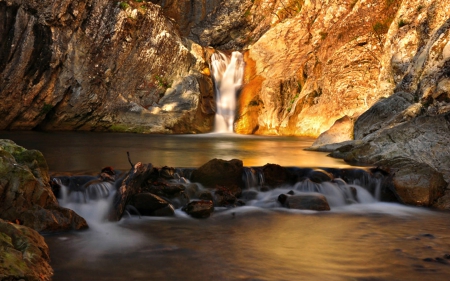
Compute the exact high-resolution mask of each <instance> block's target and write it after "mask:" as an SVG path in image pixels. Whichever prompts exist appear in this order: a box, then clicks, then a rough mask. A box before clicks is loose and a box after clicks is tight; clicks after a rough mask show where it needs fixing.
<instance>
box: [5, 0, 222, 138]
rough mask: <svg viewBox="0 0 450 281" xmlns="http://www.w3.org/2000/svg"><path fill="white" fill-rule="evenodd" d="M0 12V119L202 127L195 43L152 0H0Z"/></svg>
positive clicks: (207, 99)
mask: <svg viewBox="0 0 450 281" xmlns="http://www.w3.org/2000/svg"><path fill="white" fill-rule="evenodd" d="M0 18H1V19H2V24H1V25H0V36H1V40H0V42H1V43H0V58H1V59H0V69H1V70H0V71H1V72H0V81H1V82H0V97H1V99H2V104H1V111H0V112H1V113H0V119H1V121H0V129H32V128H36V127H38V128H42V129H49V130H55V129H56V130H61V129H62V130H64V129H67V130H74V129H75V130H110V131H134V132H157V133H174V132H185V133H189V132H205V131H208V130H210V127H211V124H212V123H211V122H212V118H213V115H212V114H213V109H214V98H213V92H212V82H211V79H210V77H209V76H208V75H205V74H204V73H202V71H203V70H204V69H205V68H206V67H207V64H206V62H205V58H204V52H203V49H202V48H201V47H200V46H198V45H197V44H195V43H193V42H192V41H189V40H188V39H184V38H182V37H181V36H180V34H179V32H178V29H177V28H176V27H175V25H176V24H175V23H174V22H173V21H171V20H170V19H168V18H166V17H165V16H164V15H163V13H162V11H161V8H160V7H159V6H156V5H153V4H152V3H147V2H129V3H126V2H116V1H108V0H92V1H91V0H84V1H69V0H48V1H25V2H24V1H19V0H17V1H3V0H2V1H0ZM206 73H207V72H206ZM19 101H20V102H19Z"/></svg>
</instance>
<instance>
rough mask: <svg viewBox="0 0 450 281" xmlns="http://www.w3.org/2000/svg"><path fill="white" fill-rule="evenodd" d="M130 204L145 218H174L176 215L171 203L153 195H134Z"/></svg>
mask: <svg viewBox="0 0 450 281" xmlns="http://www.w3.org/2000/svg"><path fill="white" fill-rule="evenodd" d="M130 204H131V205H132V206H134V207H135V208H136V209H137V210H138V211H139V213H140V214H141V215H143V216H173V215H174V214H175V213H174V209H173V207H172V205H170V203H169V202H167V201H166V200H164V199H162V198H161V197H159V196H157V195H154V194H151V193H139V194H135V195H133V197H132V198H131V201H130Z"/></svg>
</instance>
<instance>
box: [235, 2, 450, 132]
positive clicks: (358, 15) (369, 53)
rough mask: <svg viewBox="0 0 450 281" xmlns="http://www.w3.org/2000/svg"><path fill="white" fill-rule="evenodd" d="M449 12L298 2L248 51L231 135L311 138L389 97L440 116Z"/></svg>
mask: <svg viewBox="0 0 450 281" xmlns="http://www.w3.org/2000/svg"><path fill="white" fill-rule="evenodd" d="M291 2H292V1H291ZM449 5H450V4H449V2H448V1H442V0H435V1H414V0H412V1H394V0H393V1H385V0H368V1H332V0H331V1H304V3H303V6H302V9H301V11H300V12H298V13H296V14H295V15H294V16H292V17H289V18H287V19H284V20H283V21H281V22H278V23H277V24H275V25H274V26H273V27H272V28H271V29H270V30H269V31H268V32H266V33H265V34H264V35H263V36H262V37H261V38H260V39H259V40H258V41H257V42H255V43H254V44H253V45H251V46H250V47H249V49H248V51H247V54H246V56H245V58H246V63H247V68H246V76H245V78H246V83H247V85H246V86H244V88H243V90H242V95H241V99H240V109H239V113H238V115H239V117H238V118H239V119H238V121H237V124H236V128H237V131H238V132H239V133H244V134H250V133H256V134H283V135H309V136H314V137H317V136H318V135H319V134H320V133H322V132H323V131H325V130H327V129H328V128H330V127H331V126H332V125H333V123H334V122H335V121H336V120H337V119H339V118H341V117H343V116H345V115H347V116H350V117H352V118H355V119H356V117H358V116H359V115H360V114H362V113H363V112H365V111H366V110H367V109H368V108H370V106H372V105H373V104H374V103H375V102H376V101H378V100H380V99H381V98H384V97H388V96H390V95H392V94H393V93H394V92H396V91H404V92H408V93H411V94H414V95H415V97H416V101H419V100H422V101H423V103H426V101H430V99H429V98H428V99H427V97H433V100H432V101H431V102H432V103H433V101H434V100H437V101H439V102H440V105H438V107H439V108H440V110H441V112H444V111H445V110H448V109H445V108H446V105H447V103H445V104H444V102H448V100H449V97H448V87H449V86H448V85H449V82H448V75H447V74H446V73H447V72H448V66H447V65H446V64H448V63H447V57H448V55H449V54H450V51H449V50H450V47H449V46H450V45H449V43H448V41H449V34H448V33H449V32H448V24H449V23H448V13H447V12H446V11H448V9H449V8H450V7H449ZM412 111H413V110H412ZM412 111H411V112H412Z"/></svg>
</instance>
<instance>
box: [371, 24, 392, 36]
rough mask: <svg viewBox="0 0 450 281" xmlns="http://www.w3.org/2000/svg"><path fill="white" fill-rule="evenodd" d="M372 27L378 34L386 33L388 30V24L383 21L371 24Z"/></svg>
mask: <svg viewBox="0 0 450 281" xmlns="http://www.w3.org/2000/svg"><path fill="white" fill-rule="evenodd" d="M372 28H373V31H374V32H375V33H376V34H378V35H382V34H386V33H387V32H388V30H389V26H388V25H387V23H385V22H376V23H375V24H374V25H373V26H372Z"/></svg>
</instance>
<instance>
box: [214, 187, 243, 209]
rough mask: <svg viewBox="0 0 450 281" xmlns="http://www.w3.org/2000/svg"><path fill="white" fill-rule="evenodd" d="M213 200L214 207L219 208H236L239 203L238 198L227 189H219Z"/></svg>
mask: <svg viewBox="0 0 450 281" xmlns="http://www.w3.org/2000/svg"><path fill="white" fill-rule="evenodd" d="M213 198H214V205H215V206H218V207H228V206H234V205H235V203H236V201H237V199H236V196H235V195H234V194H233V193H232V192H231V191H230V190H229V189H227V188H225V187H217V188H216V190H215V191H214V197H213Z"/></svg>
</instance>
